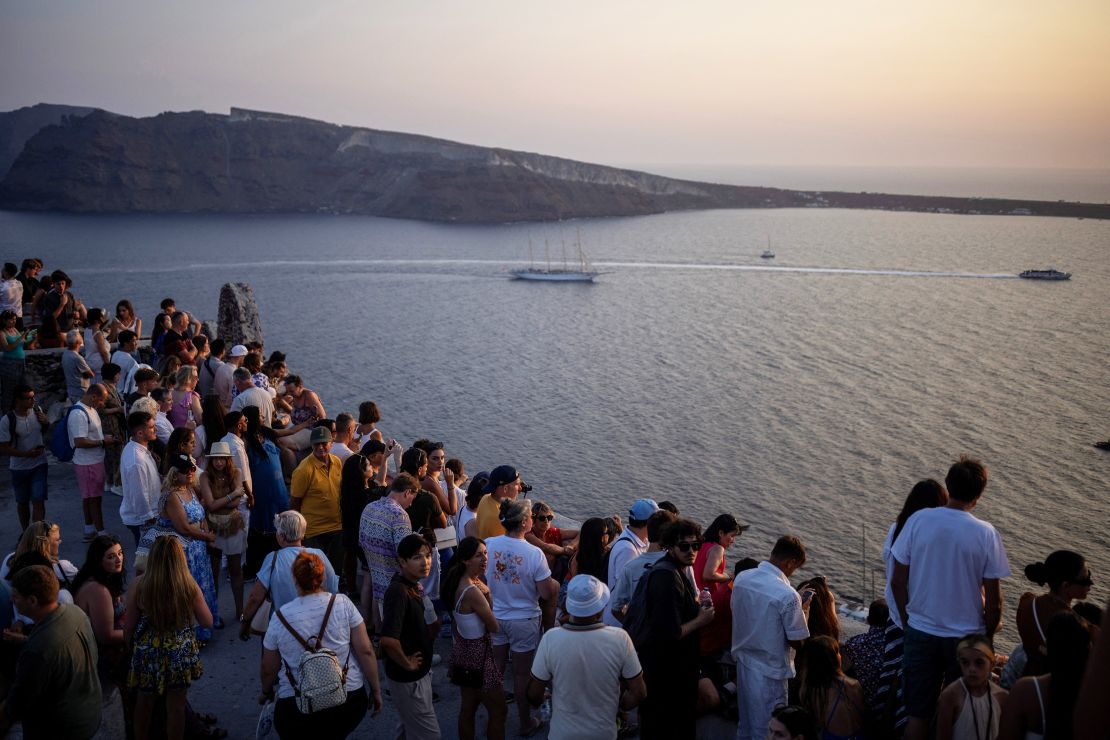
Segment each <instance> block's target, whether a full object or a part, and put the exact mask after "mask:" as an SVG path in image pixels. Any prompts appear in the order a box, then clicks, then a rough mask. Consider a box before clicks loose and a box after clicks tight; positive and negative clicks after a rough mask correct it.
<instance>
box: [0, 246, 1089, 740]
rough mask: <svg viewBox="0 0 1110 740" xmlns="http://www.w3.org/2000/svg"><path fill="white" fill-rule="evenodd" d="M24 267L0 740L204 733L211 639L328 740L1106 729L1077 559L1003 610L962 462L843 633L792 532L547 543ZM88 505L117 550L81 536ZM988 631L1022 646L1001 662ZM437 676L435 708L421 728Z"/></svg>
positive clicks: (12, 279)
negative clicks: (39, 368)
mask: <svg viewBox="0 0 1110 740" xmlns="http://www.w3.org/2000/svg"><path fill="white" fill-rule="evenodd" d="M41 268H42V263H41V261H38V260H34V259H29V260H25V261H24V263H23V266H22V268H21V269H20V270H19V271H16V270H15V266H14V265H13V264H7V265H5V266H4V280H3V282H2V283H0V299H2V300H3V301H5V303H4V306H3V308H2V309H0V324H2V330H3V336H2V337H0V342H3V343H4V344H3V347H4V348H5V351H4V355H3V362H4V363H5V364H3V365H2V366H0V381H2V383H3V390H4V394H3V401H2V402H3V403H4V409H3V410H4V413H5V414H6V416H7V419H6V420H5V421H4V422H0V454H4V455H7V456H9V459H10V473H11V482H12V488H13V491H14V497H15V499H16V504H17V511H18V516H19V522H20V527H21V530H22V535H21V537H20V539H19V543H18V546H17V547H16V548H15V550H14V552H12V553H11V554H10V555H8V556H7V557H6V558H5V559H4V560H3V563H2V565H0V626H2V627H3V637H4V639H3V641H2V642H0V698H2V702H3V703H2V705H0V736H2V735H3V731H5V730H6V729H7V728H8V727H9V726H10V725H11V724H12V723H16V722H19V723H21V724H22V728H23V736H24V737H27V738H39V737H51V738H54V737H67V738H91V737H125V736H126V737H128V738H138V739H139V740H146V738H152V737H166V738H183V737H221V736H224V735H225V734H226V733H225V731H223V730H221V729H220V728H219V726H218V724H217V721H216V718H215V717H212V716H211V715H208V714H205V713H204V712H203V711H201V709H202V708H199V707H194V706H193V705H192V704H191V702H190V701H189V697H188V689H189V686H190V685H191V683H192V682H193V681H195V680H196V679H197V678H198V677H199V676H200V675H201V674H202V652H203V649H204V646H205V644H206V642H207V641H208V640H210V639H211V637H212V635H213V630H217V629H221V628H224V627H225V620H226V621H227V622H230V623H235V624H237V626H238V633H239V637H240V638H241V639H242V640H244V641H251V640H252V639H256V638H260V640H261V658H260V660H259V663H258V666H257V675H258V676H259V679H258V680H259V694H260V704H261V705H262V711H263V713H264V722H265V721H270V722H272V726H273V731H274V732H275V733H276V735H277V736H279V737H282V738H295V737H306V736H312V737H316V738H321V739H322V738H342V737H347V736H348V735H350V734H351V733H353V732H354V731H355V729H356V728H357V727H359V725H360V724H361V723H363V721H364V719H365V718H366V715H367V714H369V715H371V717H372V718H373V717H375V716H376V715H378V713H379V711H380V710H381V709H382V708H383V706H385V705H391V706H392V708H393V709H394V710H395V713H396V715H397V717H398V718H399V723H400V726H399V727H397V728H389V730H388V732H389V733H390V734H391V735H392V734H393V733H394V731H395V732H396V734H395V736H397V737H404V738H408V739H409V740H417V739H425V738H428V739H433V738H439V737H440V736H441V731H442V730H443V729H444V728H445V726H446V725H447V724H448V723H449V724H451V725H453V727H451V728H450V730H451V732H453V733H457V734H458V736H459V737H461V738H473V737H476V736H479V735H484V736H485V737H489V738H503V737H505V736H506V735H509V736H517V737H531V736H533V735H535V734H537V733H538V732H540V731H546V732H547V735H548V737H551V738H591V739H592V738H616V737H630V736H634V735H637V734H638V735H639V736H641V737H644V738H649V739H650V738H666V739H667V740H671V739H674V738H693V737H695V736H696V734H697V722H698V718H699V717H701V716H704V715H707V714H710V713H717V714H721V715H724V716H726V717H729V718H731V720H732V721H734V722H735V723H736V726H737V730H736V737H737V738H738V739H739V740H748V739H749V738H764V737H768V738H776V739H778V738H782V739H785V738H791V739H793V740H798V739H802V740H815V739H816V738H826V739H829V740H832V739H835V738H844V739H848V738H898V737H905V738H907V739H908V740H915V739H917V738H925V737H930V736H933V735H935V736H936V737H939V738H961V739H962V738H974V739H975V740H984V739H987V738H990V739H993V738H1006V739H1007V740H1009V739H1016V738H1028V737H1047V738H1068V737H1076V738H1091V737H1106V736H1107V728H1110V702H1107V701H1106V697H1107V694H1108V692H1110V675H1108V674H1110V640H1108V639H1107V638H1106V636H1105V635H1103V634H1100V631H1099V624H1100V621H1101V616H1102V610H1101V609H1099V608H1098V607H1097V606H1096V605H1094V604H1090V603H1088V602H1086V601H1085V599H1086V597H1087V595H1088V592H1089V590H1090V588H1091V585H1092V575H1091V571H1090V568H1089V567H1088V565H1087V563H1086V561H1085V559H1084V558H1083V556H1082V555H1079V554H1077V553H1074V552H1071V551H1068V550H1059V551H1056V552H1053V553H1051V554H1049V555H1047V557H1046V558H1045V560H1044V561H1043V562H1037V563H1033V564H1030V565H1029V566H1028V567H1026V568H1025V575H1026V577H1027V578H1028V579H1029V580H1030V581H1031V582H1033V583H1035V584H1037V585H1038V586H1041V587H1047V590H1044V591H1042V592H1032V591H1031V592H1029V593H1025V594H1023V595H1022V596H1021V597H1020V598H1019V599H1018V600H1017V602H1016V607H1015V606H1014V605H1012V604H1011V605H1010V606H1009V607H1007V605H1006V602H1005V600H1004V597H1003V594H1002V589H1001V579H1004V578H1007V577H1008V576H1010V566H1009V563H1008V559H1007V555H1006V551H1005V548H1004V546H1003V543H1002V539H1001V537H1000V535H999V534H998V532H997V531H996V530H995V528H994V527H993V526H991V524H989V523H988V522H986V521H984V520H982V519H980V518H978V517H976V516H975V514H974V509H975V507H976V505H977V503H978V502H979V501H980V500H981V497H982V496H983V495H984V492H985V489H986V487H987V483H988V472H987V468H986V467H985V466H984V465H983V464H982V463H980V462H979V461H977V460H974V459H971V458H967V457H964V458H960V459H959V460H958V461H956V462H955V463H954V464H952V465H951V467H950V469H949V470H948V472H947V475H946V476H945V478H944V481H943V483H941V482H939V481H936V480H925V481H921V482H919V483H917V484H916V485H914V486H913V487H912V489H911V490H910V492H909V495H908V496H907V498H906V500H905V504H904V506H903V508H902V510H901V512H900V513H899V514H898V516H897V518H896V520H895V521H894V522H893V523H892V524H891V527H890V531H889V533H888V536H887V539H886V543H885V545H884V548H883V558H884V560H885V564H886V568H887V584H888V585H887V589H886V594H885V598H883V599H878V600H876V601H875V603H873V604H871V605H870V609H869V612H868V618H867V630H866V631H864V632H862V633H861V634H858V635H856V636H854V637H851V638H844V637H843V636H842V634H841V624H840V623H839V619H838V613H837V608H836V601H835V597H834V595H833V591H832V590H831V589H830V584H829V583H828V582H826V580H825V579H824V578H823V577H821V576H815V577H810V578H801V577H800V576H801V573H802V572H804V571H803V569H804V567H805V565H806V560H807V555H806V547H805V544H804V542H803V541H802V540H801V539H799V537H797V536H794V535H790V534H784V535H783V536H781V537H779V539H778V540H777V542H776V543H775V544H774V547H773V548H772V549H771V551H770V552H769V553H758V555H760V557H759V558H751V557H744V558H736V559H730V558H731V555H730V553H732V552H734V551H735V550H737V549H739V548H737V547H736V544H737V543H738V541H739V538H741V537H742V535H743V533H744V531H745V530H746V529H747V528H748V526H747V525H746V524H745V523H743V521H742V518H741V517H739V516H737V515H735V514H732V513H722V514H720V515H719V516H717V517H716V518H714V519H713V520H712V521H711V522H710V523H709V524H708V526H703V525H702V524H701V523H699V522H697V521H695V520H694V519H692V518H690V517H689V516H688V515H687V516H684V515H683V514H682V513H681V512H680V511H679V510H678V507H676V506H675V505H674V504H672V503H670V502H666V501H662V502H656V501H655V500H653V499H652V498H648V497H643V498H637V499H635V500H631V501H629V502H628V508H627V509H624V508H623V506H622V510H621V511H619V512H614V513H613V514H612V515H611V516H606V517H595V518H589V519H586V520H585V521H583V522H581V524H580V525H576V528H574V529H572V528H569V527H566V526H563V527H560V526H558V521H560V520H557V518H556V512H555V510H554V508H553V506H552V505H551V503H552V502H543V501H540V500H535V499H531V498H529V497H528V493H529V491H530V490H531V487H530V486H529V485H528V484H527V483H526V482H525V479H524V478H523V477H522V475H521V473H520V471H518V469H517V468H516V467H514V465H511V464H498V465H495V466H490V467H489V468H488V470H486V471H483V472H478V473H475V474H474V475H469V474H468V473H467V466H466V465H465V464H464V462H463V461H462V460H460V459H457V458H448V457H447V453H446V450H445V448H444V445H443V444H442V443H440V442H434V441H431V440H429V439H417V440H414V441H412V442H411V443H410V444H407V446H406V444H404V443H403V442H402V441H401V440H397V439H394V438H391V437H389V436H387V435H386V434H385V433H384V432H383V430H382V429H380V428H379V426H378V425H379V423H381V413H380V411H379V408H378V406H377V404H376V403H374V402H372V401H366V402H363V403H362V404H360V405H359V407H358V409H357V410H354V411H351V412H347V411H344V412H342V413H337V414H335V415H334V416H329V415H328V414H327V411H326V410H325V407H324V404H323V402H322V400H321V399H320V397H319V396H318V395H317V394H316V393H315V392H313V391H312V390H310V389H309V388H307V387H306V386H305V383H304V381H303V380H302V379H301V378H300V377H299V376H297V375H295V374H291V373H290V372H289V370H288V368H287V366H286V358H285V356H284V355H283V354H282V353H280V352H274V353H271V354H270V355H269V357H268V358H266V357H265V355H264V353H263V348H262V346H261V344H260V343H254V344H242V345H233V346H227V345H226V344H225V343H224V342H223V341H222V340H220V339H218V338H215V339H209V338H208V337H207V336H206V335H205V334H204V332H203V331H202V328H201V325H200V324H199V322H197V321H196V320H195V319H194V318H193V317H191V316H189V315H188V314H187V313H186V312H184V311H178V310H177V309H176V306H175V304H174V302H173V301H172V300H171V299H166V300H165V301H163V302H162V305H161V308H162V312H161V313H160V314H159V315H158V316H157V317H155V319H154V321H153V322H152V326H153V330H152V335H154V336H153V337H152V340H151V343H150V346H151V352H150V353H149V354H148V353H147V352H146V350H145V348H144V351H143V352H142V353H140V352H139V340H140V339H145V337H144V336H143V332H142V324H141V322H140V321H139V319H138V318H137V317H136V316H135V314H134V311H133V310H132V309H131V305H130V303H128V302H127V301H121V302H120V304H119V306H118V307H117V311H116V316H115V318H114V319H111V320H109V319H108V317H107V315H106V312H105V311H103V310H102V309H97V308H90V309H87V310H86V309H85V308H84V307H83V306H82V305H81V302H80V301H79V300H77V299H76V298H74V297H73V294H72V292H70V290H69V289H70V288H71V287H72V284H71V281H70V280H69V278H68V277H67V276H66V275H65V274H64V273H62V272H61V271H55V272H54V273H52V274H51V275H50V276H48V277H44V278H38V277H37V276H38V272H39V271H40V270H41ZM17 286H18V288H19V289H18V290H17V289H16V287H17ZM28 296H30V299H29V300H28ZM17 308H18V310H17ZM31 317H34V319H35V321H34V323H35V324H37V325H38V327H39V331H38V333H37V334H36V333H35V330H34V328H33V326H29V325H30V324H31V323H32V322H31V321H30V319H31ZM48 327H49V328H48ZM48 337H49V338H50V339H49V340H48V341H47V338H48ZM59 339H60V345H59V344H53V342H55V341H58V340H59ZM35 346H63V347H64V350H63V352H62V368H63V372H64V373H65V377H66V389H67V395H68V401H69V404H68V406H67V408H66V409H65V411H64V413H63V414H62V416H61V418H60V419H58V420H57V421H55V422H54V425H53V426H52V425H51V423H50V420H49V419H48V418H47V415H46V413H44V412H43V410H42V409H41V408H40V407H39V405H38V404H37V403H36V398H37V396H36V394H37V393H38V392H39V390H40V389H36V388H33V387H31V386H30V385H28V384H27V383H26V382H25V378H24V376H23V368H22V367H21V366H20V365H19V364H17V363H21V362H22V360H23V357H22V351H23V350H24V349H25V348H30V347H35ZM16 355H18V356H16ZM264 358H265V359H264ZM7 363H13V364H11V365H9V364H7ZM386 426H387V427H388V424H387V425H386ZM59 428H60V431H59ZM48 450H49V452H50V454H52V455H54V456H55V457H57V458H58V459H59V460H68V461H70V462H71V463H72V465H73V470H74V473H75V478H76V482H77V486H78V488H79V490H80V494H81V499H82V515H83V519H84V531H83V533H82V534H83V539H84V541H85V542H86V543H88V545H87V547H88V549H87V554H86V556H85V559H84V562H83V563H82V564H81V566H80V567H77V566H75V565H74V564H73V563H70V562H69V561H67V560H64V559H60V558H59V546H60V544H61V536H62V533H61V531H60V528H59V527H58V525H56V524H50V523H48V521H47V517H46V504H47V493H48V488H49V481H48V465H47V452H48ZM499 462H500V461H499ZM115 496H119V498H118V507H119V514H120V519H121V521H122V524H123V525H124V526H125V527H126V528H127V530H128V531H127V532H126V533H124V532H122V531H121V532H118V533H113V532H110V531H108V529H107V528H106V526H105V521H104V508H103V507H104V503H103V502H104V500H105V498H106V497H109V498H108V500H109V501H111V502H112V505H116V502H117V499H116V498H114V497H115ZM566 521H569V520H566ZM121 535H122V537H121ZM125 541H126V547H125V545H124V542H125ZM132 553H133V557H131V554H132ZM753 554H755V553H753ZM129 571H130V572H131V573H132V574H133V577H131V578H130V579H129V578H128V572H129ZM221 576H224V578H221ZM795 581H796V583H795ZM248 583H249V584H250V587H249V589H248V587H247V586H248ZM221 587H222V588H229V589H230V592H231V593H230V595H231V602H232V603H233V604H234V613H223V614H221V612H220V609H219V599H218V592H219V589H220V588H221ZM1004 616H1009V617H1010V618H1011V619H1013V620H1014V622H1015V623H1016V626H1017V631H1018V634H1019V636H1020V642H1021V644H1020V645H1019V646H1018V647H1017V649H1016V650H1015V651H1013V652H1012V653H1011V654H1009V655H1008V656H1007V655H1000V654H998V653H996V650H995V644H994V640H993V637H994V635H995V634H996V633H997V632H998V630H999V627H1000V624H1001V623H1002V620H1003V618H1004ZM437 643H438V644H440V645H441V646H442V647H443V649H441V650H440V651H437V647H436V646H437ZM448 645H449V648H448V647H446V646H448ZM440 653H443V654H444V655H445V656H446V658H445V659H444V660H443V661H442V662H443V663H444V665H443V666H442V667H441V668H439V670H445V671H446V672H447V675H448V677H449V679H450V681H451V683H452V684H453V685H454V686H455V687H456V688H457V690H458V692H459V704H458V706H459V710H458V712H457V716H445V713H444V712H437V707H436V703H437V697H436V692H435V691H434V689H433V685H432V674H433V671H434V670H435V669H436V666H437V665H439V663H440ZM251 655H252V660H253V655H255V653H254V652H253V651H251ZM382 673H384V678H383V676H382V675H381V674H382ZM227 678H229V679H231V678H232V677H227ZM235 680H236V681H240V680H243V677H242V676H239V677H235ZM370 721H371V722H374V721H378V720H374V719H371V720H370Z"/></svg>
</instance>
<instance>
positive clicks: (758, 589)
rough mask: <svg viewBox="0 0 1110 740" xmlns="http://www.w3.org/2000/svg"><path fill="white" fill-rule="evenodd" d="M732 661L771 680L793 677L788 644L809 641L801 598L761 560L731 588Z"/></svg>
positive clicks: (769, 564) (772, 568)
mask: <svg viewBox="0 0 1110 740" xmlns="http://www.w3.org/2000/svg"><path fill="white" fill-rule="evenodd" d="M731 603H732V657H734V658H735V659H736V662H737V663H740V664H742V665H743V666H745V667H746V668H748V669H750V670H753V671H755V672H757V673H760V674H762V675H763V676H765V677H766V678H769V679H772V680H776V681H778V680H785V679H788V678H793V677H794V648H792V647H790V645H789V643H788V642H787V641H788V640H804V639H806V638H807V637H809V627H808V626H807V625H806V618H805V612H803V611H802V597H801V596H800V595H799V594H798V592H797V591H795V590H794V587H793V586H791V585H790V579H789V578H787V577H786V574H785V573H783V572H782V571H781V570H779V568H778V567H776V566H774V565H772V564H771V563H770V562H768V561H766V560H764V561H763V562H762V563H760V564H759V566H758V567H755V568H752V569H750V570H746V571H744V572H743V573H741V574H740V575H738V576H736V580H735V581H733V585H732V602H731Z"/></svg>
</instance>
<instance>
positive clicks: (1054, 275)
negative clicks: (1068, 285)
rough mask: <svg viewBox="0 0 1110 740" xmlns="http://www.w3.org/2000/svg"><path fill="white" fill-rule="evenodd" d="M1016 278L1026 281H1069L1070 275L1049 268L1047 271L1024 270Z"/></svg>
mask: <svg viewBox="0 0 1110 740" xmlns="http://www.w3.org/2000/svg"><path fill="white" fill-rule="evenodd" d="M1018 277H1021V278H1025V279H1026V280H1071V273H1070V272H1060V271H1059V270H1053V269H1051V268H1049V269H1047V270H1026V271H1025V272H1022V273H1019V274H1018Z"/></svg>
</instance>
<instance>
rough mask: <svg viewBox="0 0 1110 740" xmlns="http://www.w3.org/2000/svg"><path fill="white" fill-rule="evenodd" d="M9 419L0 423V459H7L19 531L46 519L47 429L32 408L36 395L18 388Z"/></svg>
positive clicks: (40, 414) (39, 411)
mask: <svg viewBox="0 0 1110 740" xmlns="http://www.w3.org/2000/svg"><path fill="white" fill-rule="evenodd" d="M13 395H14V399H13V404H14V408H13V409H12V413H11V415H9V416H8V417H7V418H5V419H0V455H8V457H9V462H8V468H9V469H10V470H11V473H12V493H13V495H14V498H15V506H16V509H17V510H18V512H19V526H20V529H21V530H23V529H27V525H28V524H30V523H31V522H32V521H35V522H41V521H43V520H45V519H46V471H47V468H48V465H47V464H46V446H45V445H44V444H43V437H42V435H43V434H44V433H45V432H46V430H47V429H48V428H49V425H48V424H47V419H46V414H44V413H43V412H42V409H40V408H39V407H37V406H36V405H35V391H34V389H33V388H31V387H30V386H27V385H17V386H16V387H15V391H14V394H13Z"/></svg>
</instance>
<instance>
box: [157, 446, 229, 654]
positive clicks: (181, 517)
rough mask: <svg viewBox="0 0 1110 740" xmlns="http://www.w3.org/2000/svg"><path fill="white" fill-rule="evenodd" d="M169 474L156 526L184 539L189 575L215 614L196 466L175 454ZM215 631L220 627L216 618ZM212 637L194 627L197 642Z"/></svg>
mask: <svg viewBox="0 0 1110 740" xmlns="http://www.w3.org/2000/svg"><path fill="white" fill-rule="evenodd" d="M169 468H170V470H169V473H168V474H167V475H166V479H165V481H163V486H162V489H163V490H162V498H161V500H160V501H159V503H158V510H159V517H158V524H159V525H161V526H163V527H172V528H173V529H174V531H176V532H177V533H178V534H179V535H181V537H183V538H184V539H185V542H184V543H183V544H184V549H185V562H186V563H188V565H189V573H191V574H192V576H193V580H195V581H196V582H197V585H198V586H200V590H201V593H203V594H204V601H205V603H206V604H208V610H209V611H210V612H211V613H212V614H213V615H216V614H218V613H219V611H218V609H217V602H216V582H215V581H214V580H213V579H212V563H211V561H209V559H208V549H207V545H208V543H209V542H215V541H216V535H215V534H213V533H212V532H209V531H208V529H207V528H206V526H207V517H206V516H205V512H204V505H203V504H202V503H201V502H200V497H199V496H197V493H196V483H197V465H196V462H194V461H193V458H192V457H191V456H190V455H186V454H183V453H176V454H173V455H171V456H170V458H169ZM215 626H216V628H217V629H218V628H220V627H222V626H223V623H222V622H220V621H219V619H218V618H217V620H216V623H215ZM211 638H212V630H210V629H208V628H205V627H199V626H198V627H197V639H198V640H200V641H201V642H206V641H207V640H209V639H211Z"/></svg>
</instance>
